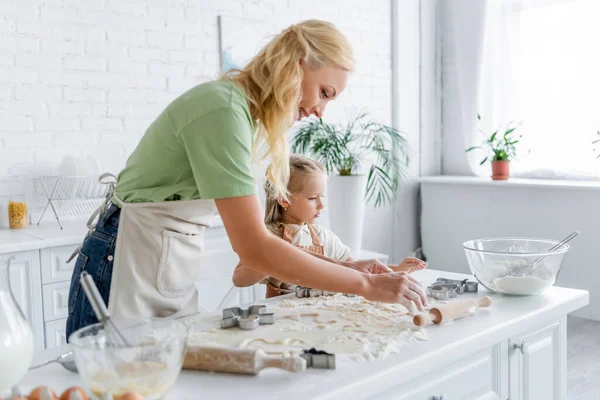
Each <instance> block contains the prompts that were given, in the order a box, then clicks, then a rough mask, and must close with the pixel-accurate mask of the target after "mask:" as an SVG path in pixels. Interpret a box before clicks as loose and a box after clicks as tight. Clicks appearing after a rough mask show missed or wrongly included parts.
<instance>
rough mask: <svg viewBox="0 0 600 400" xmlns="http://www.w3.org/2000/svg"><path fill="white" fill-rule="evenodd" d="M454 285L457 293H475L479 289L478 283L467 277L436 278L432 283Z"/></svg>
mask: <svg viewBox="0 0 600 400" xmlns="http://www.w3.org/2000/svg"><path fill="white" fill-rule="evenodd" d="M440 284H441V285H456V287H457V290H456V292H457V293H458V294H463V293H477V292H478V290H479V284H478V283H477V282H473V281H470V280H468V279H463V280H458V279H446V278H438V279H437V281H435V282H434V283H433V285H432V286H434V285H440Z"/></svg>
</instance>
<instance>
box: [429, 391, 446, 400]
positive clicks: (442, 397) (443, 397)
mask: <svg viewBox="0 0 600 400" xmlns="http://www.w3.org/2000/svg"><path fill="white" fill-rule="evenodd" d="M431 400H448V395H446V393H442V394H438V395H435V396H433V397H432V398H431Z"/></svg>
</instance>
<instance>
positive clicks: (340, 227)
mask: <svg viewBox="0 0 600 400" xmlns="http://www.w3.org/2000/svg"><path fill="white" fill-rule="evenodd" d="M366 184H367V175H350V176H341V175H332V176H331V177H330V178H329V184H328V188H327V197H328V207H329V226H330V228H331V230H332V231H333V233H335V234H336V235H337V236H338V237H339V238H340V240H341V241H342V242H343V243H344V244H345V245H346V246H348V247H350V250H351V251H352V254H353V255H354V257H357V256H358V253H359V252H360V250H361V247H362V238H363V225H364V217H365V187H366Z"/></svg>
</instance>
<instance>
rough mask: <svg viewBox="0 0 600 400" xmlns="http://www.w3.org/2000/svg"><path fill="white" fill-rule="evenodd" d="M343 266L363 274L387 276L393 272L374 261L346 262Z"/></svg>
mask: <svg viewBox="0 0 600 400" xmlns="http://www.w3.org/2000/svg"><path fill="white" fill-rule="evenodd" d="M344 265H346V266H347V267H349V268H352V269H355V270H357V271H359V272H362V273H363V274H389V273H390V272H394V271H392V269H391V268H390V267H388V266H387V265H385V264H383V263H381V262H380V261H379V260H376V259H371V260H360V261H348V262H346V263H344Z"/></svg>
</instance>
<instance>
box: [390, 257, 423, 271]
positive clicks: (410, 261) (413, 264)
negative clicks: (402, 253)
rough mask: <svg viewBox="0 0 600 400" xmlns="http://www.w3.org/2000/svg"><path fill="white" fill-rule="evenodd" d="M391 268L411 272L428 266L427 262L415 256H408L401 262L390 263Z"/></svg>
mask: <svg viewBox="0 0 600 400" xmlns="http://www.w3.org/2000/svg"><path fill="white" fill-rule="evenodd" d="M390 268H391V269H392V270H394V272H400V271H404V272H408V273H411V272H415V271H418V270H420V269H425V268H427V263H426V262H425V261H423V260H419V259H418V258H415V257H406V258H405V259H404V260H402V262H401V263H400V264H398V265H390Z"/></svg>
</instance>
